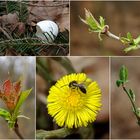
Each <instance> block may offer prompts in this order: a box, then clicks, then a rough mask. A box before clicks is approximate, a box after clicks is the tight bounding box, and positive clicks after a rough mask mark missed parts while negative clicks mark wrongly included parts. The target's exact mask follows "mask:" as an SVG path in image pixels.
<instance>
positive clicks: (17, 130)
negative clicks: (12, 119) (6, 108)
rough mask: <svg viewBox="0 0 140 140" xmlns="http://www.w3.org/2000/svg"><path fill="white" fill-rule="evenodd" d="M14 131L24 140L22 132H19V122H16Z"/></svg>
mask: <svg viewBox="0 0 140 140" xmlns="http://www.w3.org/2000/svg"><path fill="white" fill-rule="evenodd" d="M14 131H15V133H16V135H17V136H18V137H19V138H20V139H24V138H23V136H22V135H21V133H20V131H19V127H18V123H17V120H16V123H15V127H14Z"/></svg>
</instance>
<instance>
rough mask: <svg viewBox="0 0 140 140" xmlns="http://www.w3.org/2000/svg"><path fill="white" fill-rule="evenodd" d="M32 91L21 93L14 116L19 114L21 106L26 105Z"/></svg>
mask: <svg viewBox="0 0 140 140" xmlns="http://www.w3.org/2000/svg"><path fill="white" fill-rule="evenodd" d="M31 91H32V89H29V90H25V91H22V92H21V95H20V97H19V100H18V103H17V105H16V107H15V109H14V114H18V112H19V109H20V107H21V105H22V104H23V103H24V101H25V100H26V98H27V97H28V96H29V94H30V92H31Z"/></svg>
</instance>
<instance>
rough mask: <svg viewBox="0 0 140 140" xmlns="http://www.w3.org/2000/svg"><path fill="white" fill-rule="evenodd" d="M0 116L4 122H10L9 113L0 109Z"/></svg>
mask: <svg viewBox="0 0 140 140" xmlns="http://www.w3.org/2000/svg"><path fill="white" fill-rule="evenodd" d="M0 116H1V117H3V118H4V119H5V120H6V121H8V120H10V117H11V115H10V112H8V111H7V110H5V109H3V108H0Z"/></svg>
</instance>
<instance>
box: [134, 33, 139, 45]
mask: <svg viewBox="0 0 140 140" xmlns="http://www.w3.org/2000/svg"><path fill="white" fill-rule="evenodd" d="M134 42H135V44H137V45H138V44H139V43H140V35H139V36H138V37H137V38H136V39H134Z"/></svg>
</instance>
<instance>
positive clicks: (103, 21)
mask: <svg viewBox="0 0 140 140" xmlns="http://www.w3.org/2000/svg"><path fill="white" fill-rule="evenodd" d="M99 21H100V26H101V27H103V28H104V26H105V19H104V18H103V17H102V16H100V18H99Z"/></svg>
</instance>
